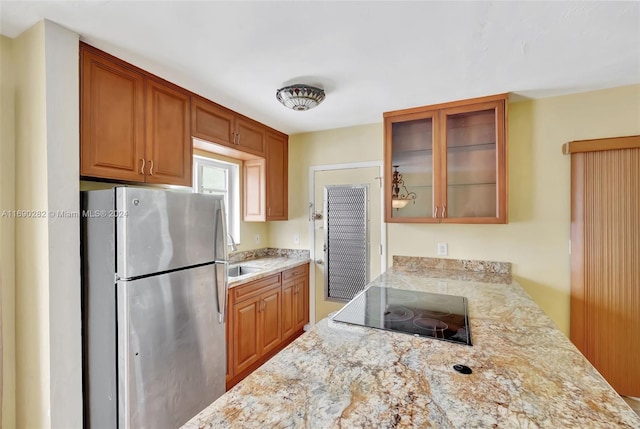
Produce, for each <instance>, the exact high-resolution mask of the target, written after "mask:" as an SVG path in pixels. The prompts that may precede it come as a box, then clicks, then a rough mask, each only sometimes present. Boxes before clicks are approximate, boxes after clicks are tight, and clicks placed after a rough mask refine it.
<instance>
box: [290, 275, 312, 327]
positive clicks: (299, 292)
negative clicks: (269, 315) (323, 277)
mask: <svg viewBox="0 0 640 429" xmlns="http://www.w3.org/2000/svg"><path fill="white" fill-rule="evenodd" d="M293 304H294V307H293V324H294V330H295V331H299V330H300V329H302V328H304V325H306V324H307V323H309V278H308V277H307V276H306V275H305V276H304V277H301V278H299V279H298V280H297V281H296V283H295V288H294V300H293Z"/></svg>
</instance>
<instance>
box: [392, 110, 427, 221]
mask: <svg viewBox="0 0 640 429" xmlns="http://www.w3.org/2000/svg"><path fill="white" fill-rule="evenodd" d="M392 133H393V140H392V141H393V150H392V153H393V155H392V161H391V164H392V166H397V170H398V172H399V173H400V174H401V175H402V180H403V182H404V187H402V186H400V192H399V194H398V196H399V197H403V196H406V195H407V194H410V193H411V192H413V193H415V197H416V198H415V203H414V201H410V202H409V203H408V204H407V205H406V206H405V207H403V208H398V209H393V210H392V214H391V216H392V217H404V218H407V217H431V216H432V215H433V192H434V189H433V119H432V118H426V119H419V120H414V121H406V122H397V123H394V124H393V126H392Z"/></svg>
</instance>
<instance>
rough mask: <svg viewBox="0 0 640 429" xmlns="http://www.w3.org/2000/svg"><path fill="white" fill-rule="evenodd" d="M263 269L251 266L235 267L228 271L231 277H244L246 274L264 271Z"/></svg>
mask: <svg viewBox="0 0 640 429" xmlns="http://www.w3.org/2000/svg"><path fill="white" fill-rule="evenodd" d="M262 270H263V269H262V268H259V267H252V266H249V265H234V266H232V267H229V268H228V269H227V274H228V276H229V277H238V276H244V275H245V274H253V273H257V272H260V271H262Z"/></svg>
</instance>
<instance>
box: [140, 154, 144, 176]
mask: <svg viewBox="0 0 640 429" xmlns="http://www.w3.org/2000/svg"><path fill="white" fill-rule="evenodd" d="M140 161H142V165H141V166H140V174H142V175H144V158H140Z"/></svg>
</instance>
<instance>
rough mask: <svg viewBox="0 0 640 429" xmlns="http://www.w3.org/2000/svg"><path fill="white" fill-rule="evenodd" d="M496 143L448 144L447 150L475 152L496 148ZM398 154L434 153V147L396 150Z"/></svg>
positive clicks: (417, 154)
mask: <svg viewBox="0 0 640 429" xmlns="http://www.w3.org/2000/svg"><path fill="white" fill-rule="evenodd" d="M495 148H496V144H495V142H493V143H474V144H469V145H457V146H448V147H447V150H448V151H449V152H454V153H455V152H475V151H480V150H495ZM396 153H397V154H402V156H407V155H409V156H419V155H428V156H430V155H431V154H433V149H415V150H403V151H399V152H396Z"/></svg>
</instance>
